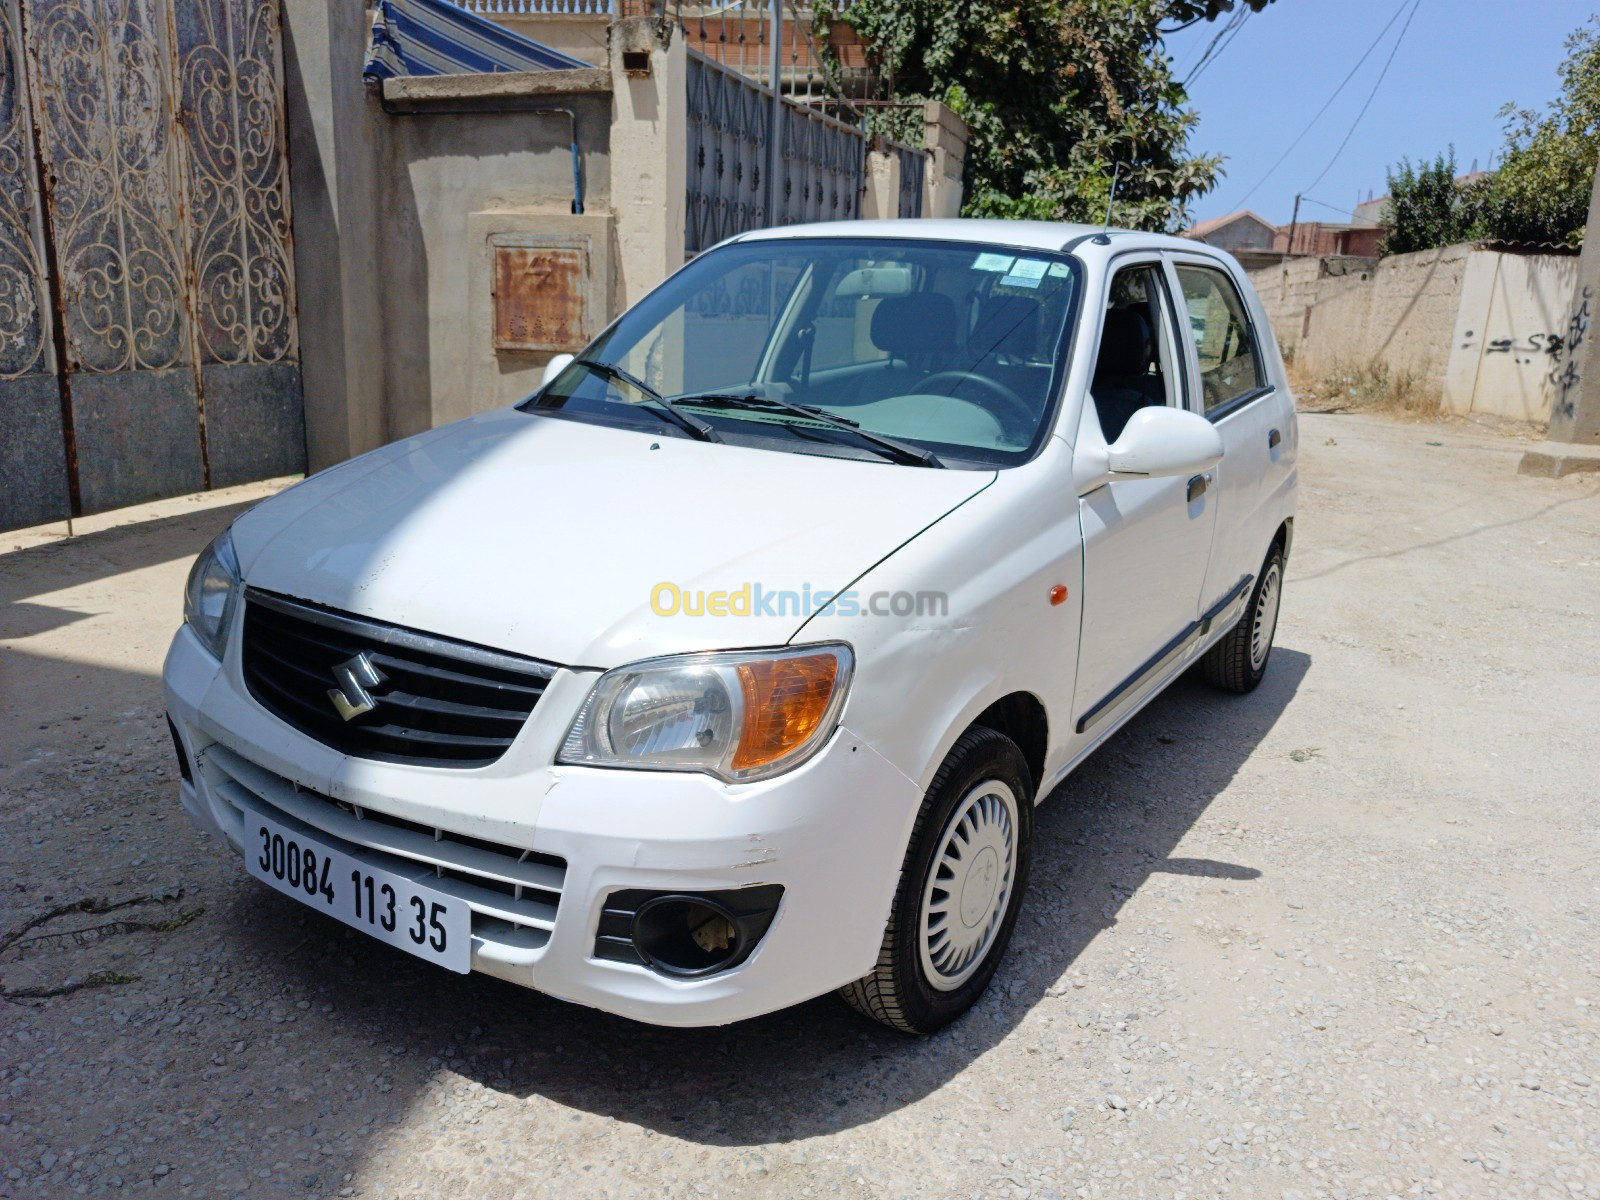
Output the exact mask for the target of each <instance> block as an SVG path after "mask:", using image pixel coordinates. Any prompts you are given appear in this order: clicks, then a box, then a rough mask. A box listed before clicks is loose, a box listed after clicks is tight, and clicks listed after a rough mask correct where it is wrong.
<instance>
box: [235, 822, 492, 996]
mask: <svg viewBox="0 0 1600 1200" xmlns="http://www.w3.org/2000/svg"><path fill="white" fill-rule="evenodd" d="M244 861H245V866H246V867H247V868H248V869H249V871H250V874H252V875H254V876H255V877H256V878H257V879H259V880H261V882H262V883H265V884H267V885H268V886H270V887H274V888H276V889H277V890H278V891H280V892H282V893H283V894H284V895H286V896H293V897H294V898H295V899H296V900H298V901H300V902H301V903H302V904H306V905H309V906H310V907H312V908H314V909H316V910H317V911H318V912H324V913H327V914H328V915H329V916H330V917H336V918H337V919H338V920H341V921H343V922H344V923H345V924H346V925H349V926H352V927H353V928H356V929H359V930H361V932H363V933H367V934H371V935H372V936H373V937H375V938H377V939H378V940H379V941H380V942H387V943H388V944H389V945H391V946H396V947H398V948H400V949H401V950H404V951H406V953H408V954H415V955H416V956H417V957H418V958H424V959H427V960H428V961H429V962H431V963H437V964H438V965H439V966H441V967H444V968H445V969H446V970H448V971H458V972H460V973H461V974H466V973H467V972H468V971H469V970H471V969H472V910H471V909H469V908H468V907H467V903H466V901H464V900H458V899H457V898H456V897H454V896H450V895H446V894H445V893H444V892H440V891H436V890H435V889H433V888H430V887H424V886H423V885H421V884H419V883H415V882H413V881H412V880H410V879H408V878H406V877H405V876H404V875H400V874H397V873H396V872H394V871H389V870H385V869H384V868H383V867H379V866H376V865H374V864H373V863H371V862H369V861H368V860H367V859H366V858H365V857H360V858H358V857H356V856H355V855H352V854H347V853H345V852H344V851H342V850H336V849H334V848H333V847H331V846H328V845H326V844H324V843H323V842H321V841H319V840H318V839H317V838H316V837H314V836H307V834H306V832H305V830H304V829H302V828H298V827H296V828H291V827H290V826H288V825H285V824H283V823H282V822H281V821H278V820H275V819H274V818H272V817H269V816H267V815H266V814H264V813H261V812H257V811H256V810H254V809H250V808H247V809H245V852H244ZM418 869H419V870H426V868H423V867H419V868H418Z"/></svg>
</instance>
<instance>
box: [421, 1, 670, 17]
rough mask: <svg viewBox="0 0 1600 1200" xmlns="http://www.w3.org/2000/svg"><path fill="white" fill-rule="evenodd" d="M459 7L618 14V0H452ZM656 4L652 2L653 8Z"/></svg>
mask: <svg viewBox="0 0 1600 1200" xmlns="http://www.w3.org/2000/svg"><path fill="white" fill-rule="evenodd" d="M451 3H453V4H454V5H455V6H456V7H457V8H464V9H466V10H467V11H468V12H475V13H481V14H482V15H483V16H486V17H498V16H506V15H509V16H524V15H526V16H535V17H543V16H566V15H570V14H574V13H576V14H577V15H579V16H599V17H607V16H613V15H615V14H616V12H617V9H618V3H617V0H451ZM654 7H655V6H654V5H653V4H652V5H651V8H654Z"/></svg>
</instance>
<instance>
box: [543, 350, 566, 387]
mask: <svg viewBox="0 0 1600 1200" xmlns="http://www.w3.org/2000/svg"><path fill="white" fill-rule="evenodd" d="M572 359H573V356H572V355H570V354H558V355H556V356H555V357H554V358H552V359H551V360H550V361H549V362H547V363H545V365H544V377H543V378H542V379H540V380H539V386H540V387H545V386H546V385H548V384H550V383H552V382H554V381H555V377H556V376H557V375H559V374H561V372H563V371H565V370H566V369H567V364H568V363H570V362H571V361H572Z"/></svg>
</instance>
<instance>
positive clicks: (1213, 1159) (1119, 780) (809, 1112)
mask: <svg viewBox="0 0 1600 1200" xmlns="http://www.w3.org/2000/svg"><path fill="white" fill-rule="evenodd" d="M1303 433H1304V442H1305V453H1304V468H1303V475H1304V491H1303V502H1302V516H1301V521H1300V529H1299V533H1298V535H1297V541H1296V546H1295V554H1294V557H1293V559H1292V561H1291V563H1290V568H1289V580H1288V588H1287V595H1286V599H1285V602H1284V620H1283V624H1282V626H1281V627H1280V631H1279V646H1278V650H1277V652H1276V653H1275V655H1274V658H1273V662H1272V666H1271V670H1270V673H1269V676H1268V679H1267V681H1266V683H1265V684H1264V685H1263V686H1262V688H1261V689H1260V690H1259V691H1257V692H1256V693H1255V694H1254V695H1252V696H1250V697H1247V698H1244V699H1236V698H1229V697H1224V696H1220V695H1217V694H1215V693H1212V692H1209V691H1207V690H1206V689H1205V688H1204V687H1203V686H1202V685H1200V684H1197V683H1193V682H1191V681H1188V680H1185V681H1182V682H1180V683H1179V684H1178V685H1177V686H1175V687H1174V688H1173V689H1172V690H1171V692H1170V693H1169V694H1168V695H1167V696H1166V697H1164V698H1163V699H1161V700H1160V701H1158V702H1156V703H1155V704H1153V705H1152V706H1151V707H1150V708H1149V709H1147V710H1146V712H1145V713H1144V714H1142V715H1141V716H1140V717H1139V718H1138V719H1137V720H1136V721H1135V722H1133V723H1132V724H1131V725H1130V726H1129V727H1128V728H1127V729H1126V730H1124V731H1123V732H1122V733H1121V734H1120V735H1119V736H1118V737H1117V738H1116V739H1115V740H1114V741H1113V742H1112V743H1110V744H1109V745H1107V746H1106V747H1105V748H1104V749H1103V750H1102V751H1101V752H1100V753H1099V754H1098V755H1097V756H1096V760H1095V761H1094V762H1092V763H1091V764H1089V765H1087V766H1086V767H1085V768H1084V769H1083V770H1082V771H1080V772H1079V773H1078V774H1077V775H1076V776H1075V777H1074V778H1073V779H1072V780H1071V781H1069V783H1068V785H1067V786H1066V787H1065V788H1063V789H1062V791H1061V792H1060V793H1059V794H1058V795H1057V796H1055V797H1054V798H1053V799H1052V800H1051V801H1050V803H1049V804H1048V805H1047V806H1046V807H1045V808H1044V809H1043V810H1041V820H1040V825H1039V846H1038V851H1037V858H1036V863H1035V867H1034V876H1033V887H1032V892H1031V895H1030V898H1029V900H1028V903H1027V905H1026V907H1025V908H1024V910H1023V919H1022V922H1021V924H1020V926H1019V928H1018V936H1017V939H1016V941H1015V943H1014V944H1013V947H1012V954H1011V958H1010V960H1009V963H1008V965H1007V966H1006V967H1005V968H1004V969H1003V970H1002V972H1001V974H1000V976H999V977H998V980H997V984H996V986H995V987H994V988H993V989H992V990H991V992H990V993H989V995H988V996H987V997H986V998H985V1000H984V1001H983V1002H982V1004H981V1005H980V1006H979V1008H978V1009H977V1010H976V1011H975V1012H974V1013H973V1014H972V1015H971V1016H969V1017H968V1018H967V1019H965V1020H964V1021H962V1022H960V1023H959V1024H958V1025H956V1026H955V1027H954V1028H952V1029H950V1030H948V1031H946V1032H944V1033H943V1034H941V1035H939V1036H937V1037H934V1038H930V1039H928V1040H925V1041H914V1040H909V1039H904V1038H901V1037H899V1036H896V1035H894V1034H891V1033H889V1032H887V1031H884V1030H880V1029H878V1028H876V1027H873V1026H870V1025H867V1024H865V1023H863V1022H861V1021H860V1020H858V1019H857V1018H855V1017H854V1016H852V1015H851V1014H849V1013H848V1012H846V1011H845V1010H844V1009H843V1008H842V1007H840V1006H838V1005H837V1004H835V1003H834V1002H833V1001H832V1000H830V999H822V1000H818V1001H814V1002H812V1003H810V1004H806V1005H802V1006H800V1007H799V1008H796V1009H794V1010H792V1011H789V1012H785V1013H780V1014H777V1015H775V1016H771V1017H768V1018H764V1019H762V1020H758V1021H752V1022H749V1023H747V1024H744V1025H740V1026H737V1027H733V1028H729V1029H720V1030H706V1031H666V1030H657V1029H650V1028H645V1027H641V1026H636V1025H631V1024H629V1023H627V1022H625V1021H622V1020H618V1019H614V1018H611V1017H607V1016H603V1015H600V1014H597V1013H593V1012H589V1011H585V1010H582V1009H578V1008H574V1007H571V1006H568V1005H565V1004H561V1003H558V1002H555V1001H551V1000H547V999H544V998H542V997H539V996H536V995H533V994H530V993H524V992H521V991H518V990H516V989H514V988H511V987H509V986H503V985H500V984H498V983H495V982H493V981H490V980H484V979H478V978H458V977H455V976H451V975H448V974H445V973H443V972H439V971H436V970H433V969H431V968H428V967H426V966H424V965H422V964H414V963H413V962H412V960H409V959H407V958H405V957H403V956H401V955H400V954H399V953H397V952H391V951H389V950H387V949H385V948H383V947H381V946H378V945H375V944H372V943H369V942H367V941H365V940H363V939H360V938H359V937H358V936H357V935H355V934H354V933H348V932H346V931H345V930H343V928H342V927H339V926H336V925H334V924H332V923H330V922H328V921H325V920H323V919H321V918H317V917H314V916H310V915H308V914H307V913H306V911H305V910H303V909H301V908H300V907H298V906H296V905H295V904H294V903H293V902H291V901H289V900H287V899H284V898H281V897H279V896H277V895H276V894H274V893H271V892H269V891H267V890H265V889H263V888H261V887H260V886H258V885H256V884H254V883H252V882H250V881H249V880H248V879H247V878H246V877H245V875H244V872H243V870H242V868H241V867H240V866H239V865H238V864H237V863H236V862H235V861H233V860H231V859H229V858H227V857H224V856H223V855H221V854H220V853H219V852H218V848H217V847H216V846H214V845H213V844H210V843H208V842H207V841H206V840H204V839H203V838H202V837H201V836H199V835H198V834H196V833H195V832H194V831H193V830H192V829H191V828H190V826H189V824H188V822H187V820H186V819H185V818H184V817H183V816H182V814H181V813H180V812H179V810H178V808H177V803H176V799H175V797H174V795H173V788H174V784H173V776H174V774H175V769H174V767H173V765H172V763H171V761H170V757H169V750H168V746H167V742H166V732H165V728H164V725H163V721H162V717H161V713H160V709H159V699H158V693H157V686H156V674H157V671H158V669H159V664H160V659H161V654H162V652H163V650H164V647H165V644H166V640H167V638H168V636H169V634H170V632H171V629H172V627H173V626H174V624H175V623H176V621H177V618H178V594H179V588H180V586H181V583H182V579H183V574H184V572H185V570H186V569H187V566H188V562H189V560H190V558H191V557H192V556H193V554H194V553H195V552H196V551H197V550H198V549H199V548H200V546H201V545H202V544H203V543H204V542H205V540H206V539H207V538H208V537H209V536H210V535H211V534H212V532H214V531H215V530H216V529H218V528H220V527H221V526H222V525H223V524H224V523H225V522H226V521H227V520H228V519H229V518H230V517H231V515H232V514H233V513H235V512H236V511H238V506H237V505H228V504H224V505H222V506H220V507H218V506H215V505H213V506H212V507H206V508H202V507H201V506H200V505H198V504H196V503H194V502H175V503H172V504H168V505H165V506H158V508H157V510H156V511H158V512H159V513H160V514H162V515H158V516H157V517H156V518H154V519H151V520H147V521H145V522H143V523H141V524H139V525H134V526H128V527H124V528H116V529H110V530H105V531H103V532H99V533H92V534H89V535H87V536H85V537H82V538H81V539H80V540H78V541H76V542H73V543H62V544H56V545H45V546H34V547H31V548H28V549H25V550H23V551H21V552H18V553H12V554H7V555H3V556H0V603H3V604H4V607H3V608H0V879H3V880H4V887H5V902H4V905H3V911H0V926H3V927H4V928H6V929H15V928H17V927H19V926H20V925H21V924H22V923H23V922H24V921H26V920H27V919H28V918H30V917H33V916H36V915H38V914H41V913H43V912H46V911H48V910H49V909H51V908H52V907H53V906H59V905H64V904H69V903H74V902H77V901H80V900H83V899H85V898H91V897H107V898H109V899H111V900H113V901H116V900H120V899H126V898H133V897H140V896H165V897H167V898H166V899H165V900H164V901H160V902H147V903H142V904H136V905H133V906H130V907H127V908H124V909H120V910H118V911H116V912H110V913H102V914H89V913H77V914H70V915H67V916H64V917H58V918H56V919H54V920H52V921H50V922H47V923H46V924H43V925H41V926H38V927H36V928H35V929H33V930H32V931H31V934H30V936H32V937H34V938H36V939H37V938H40V937H41V936H42V937H43V940H34V941H31V942H30V941H21V942H16V943H14V944H12V945H10V946H9V947H8V948H7V949H5V950H4V951H3V952H0V977H3V980H4V986H5V988H6V989H7V990H8V991H9V992H12V993H15V992H17V991H18V990H19V989H38V990H48V989H52V988H58V987H61V986H63V985H70V984H72V983H73V982H75V981H80V982H81V981H85V980H89V981H94V980H96V978H98V979H100V980H102V981H104V980H123V982H102V984H101V986H95V987H87V988H82V989H80V990H76V991H72V992H68V993H66V994H61V995H57V996H54V997H51V998H47V999H36V1000H29V1001H26V1002H18V1001H17V1000H13V1001H12V1002H11V1003H8V1004H0V1045H3V1048H0V1196H28V1197H33V1196H48V1197H57V1196H70V1195H73V1194H76V1193H84V1192H87V1193H89V1194H95V1195H100V1194H116V1193H118V1192H125V1191H128V1190H132V1189H139V1188H154V1189H155V1190H157V1191H159V1192H160V1193H162V1194H166V1195H174V1196H176V1195H196V1196H234V1195H245V1196H251V1197H255V1196H295V1197H300V1196H333V1195H360V1196H397V1195H398V1196H452V1197H455V1196H461V1197H466V1196H472V1197H486V1198H501V1197H543V1196H557V1197H563V1198H566V1197H581V1196H597V1197H599V1196H619V1197H621V1196H673V1197H676V1196H687V1197H698V1196H723V1197H758V1196H785V1197H787V1196H843V1197H869V1196H870V1197H878V1196H885V1197H888V1196H893V1197H899V1196H936V1197H943V1196H949V1197H958V1196H959V1197H967V1196H975V1195H976V1196H985V1197H987V1196H998V1197H1021V1196H1031V1197H1045V1196H1051V1195H1055V1196H1059V1197H1063V1198H1064V1197H1069V1196H1073V1195H1078V1196H1085V1197H1109V1196H1129V1197H1152V1198H1154V1197H1170V1198H1174V1200H1176V1198H1178V1197H1200V1196H1211V1195H1229V1196H1241V1197H1249V1196H1260V1197H1272V1198H1274V1200H1276V1198H1277V1197H1280V1196H1281V1197H1286V1198H1294V1197H1302V1198H1305V1200H1310V1198H1311V1197H1317V1196H1332V1197H1339V1198H1341V1200H1342V1198H1344V1197H1366V1196H1373V1197H1387V1196H1398V1197H1413V1196H1420V1195H1435V1194H1439V1195H1481V1196H1496V1197H1499V1196H1519V1197H1520V1196H1539V1197H1572V1196H1583V1197H1590V1198H1600V868H1597V866H1596V863H1597V858H1600V855H1597V853H1596V850H1597V844H1596V843H1597V836H1596V820H1595V803H1596V783H1595V780H1596V776H1597V768H1600V751H1597V749H1596V745H1595V731H1596V730H1597V729H1600V672H1597V666H1596V664H1597V662H1600V622H1597V617H1596V607H1597V597H1600V484H1597V483H1596V482H1595V481H1592V480H1591V481H1584V480H1581V479H1568V480H1564V481H1547V480H1531V479H1521V478H1518V477H1517V476H1516V475H1515V469H1516V461H1517V456H1518V454H1519V453H1520V450H1521V444H1520V443H1518V442H1516V441H1515V440H1513V439H1511V438H1508V437H1505V436H1501V435H1496V434H1494V433H1492V432H1486V431H1483V430H1478V429H1474V428H1473V427H1470V426H1465V425H1461V424H1452V425H1401V424H1392V423H1388V422H1385V421H1383V420H1380V419H1376V418H1367V417H1356V416H1313V417H1308V418H1305V419H1304V422H1303ZM223 499H225V500H226V499H228V498H227V497H224V498H223ZM3 541H4V539H0V542H3ZM95 927H98V928H95ZM85 930H87V932H77V933H74V932H73V931H85ZM57 934H59V935H61V936H50V935H57Z"/></svg>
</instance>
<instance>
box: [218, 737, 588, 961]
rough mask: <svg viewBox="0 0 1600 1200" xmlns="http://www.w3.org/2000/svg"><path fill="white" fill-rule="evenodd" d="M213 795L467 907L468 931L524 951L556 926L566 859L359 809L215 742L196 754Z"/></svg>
mask: <svg viewBox="0 0 1600 1200" xmlns="http://www.w3.org/2000/svg"><path fill="white" fill-rule="evenodd" d="M201 762H202V768H203V770H204V771H205V774H206V781H207V783H208V784H209V786H210V787H211V788H212V789H213V791H214V792H215V794H217V795H219V796H221V797H222V798H223V799H224V800H226V801H227V802H228V803H229V804H231V805H232V806H233V807H234V808H235V809H237V810H239V811H240V812H241V813H243V812H244V811H245V810H246V808H247V806H254V807H256V808H261V807H262V806H263V805H265V806H270V808H271V809H272V811H273V815H274V816H275V817H276V818H277V819H278V820H281V821H285V822H287V823H290V824H291V825H304V826H306V827H307V828H308V829H309V830H312V831H314V832H313V836H315V837H319V838H321V839H322V840H323V841H324V842H326V843H327V844H328V845H331V846H333V847H335V848H336V849H340V850H343V851H345V852H346V853H355V852H364V853H365V854H367V855H368V856H369V857H370V858H371V859H372V860H373V861H374V862H375V863H376V864H377V865H379V866H381V867H383V868H385V869H386V870H390V871H393V872H395V873H396V874H398V875H403V876H405V877H406V878H408V879H413V880H416V881H417V882H419V883H425V884H427V885H428V886H429V887H432V888H437V889H438V890H439V891H442V892H446V893H448V894H449V895H452V896H455V897H456V898H458V899H460V900H461V901H462V902H463V903H465V904H466V905H467V906H468V907H469V908H471V909H472V921H473V931H474V932H475V933H479V934H480V935H482V934H489V935H492V936H493V937H494V938H495V940H496V941H500V942H507V941H509V942H512V943H514V944H517V945H520V946H522V947H524V948H526V949H529V950H533V949H538V948H540V947H542V946H543V945H544V944H545V943H546V942H547V941H548V940H549V937H550V931H551V930H553V929H554V928H555V920H556V908H557V905H558V904H559V903H560V900H561V888H562V885H563V884H564V883H565V882H566V876H567V864H566V861H565V860H564V859H562V858H560V857H558V856H556V855H554V854H542V853H540V852H539V851H536V850H523V849H519V848H518V847H516V846H507V845H502V844H500V843H498V842H491V841H486V840H484V839H482V838H475V837H471V836H468V835H466V834H461V833H455V832H452V831H450V830H448V829H443V828H440V827H437V826H433V825H424V824H421V823H420V822H417V821H408V820H406V819H404V818H403V817H396V816H391V815H389V814H387V813H379V812H375V811H373V810H372V809H370V808H361V807H358V806H357V805H354V804H350V803H348V802H347V801H343V800H335V799H333V798H331V797H329V796H324V795H322V794H321V793H320V792H313V791H309V790H307V789H305V788H301V787H296V786H295V785H294V784H292V783H290V782H289V781H288V780H287V779H284V778H282V777H280V776H278V775H276V774H274V773H273V772H271V771H269V770H267V769H266V768H265V767H261V766H257V765H256V764H255V763H253V762H250V761H249V760H248V759H245V758H243V757H241V756H240V755H238V754H235V753H234V752H233V751H232V750H229V749H228V748H227V747H225V746H222V745H220V744H217V743H213V744H212V745H211V746H209V747H208V748H207V749H206V750H205V751H204V752H203V754H202V755H201Z"/></svg>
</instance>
